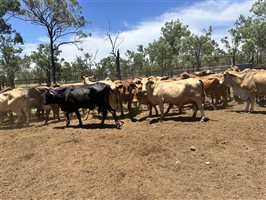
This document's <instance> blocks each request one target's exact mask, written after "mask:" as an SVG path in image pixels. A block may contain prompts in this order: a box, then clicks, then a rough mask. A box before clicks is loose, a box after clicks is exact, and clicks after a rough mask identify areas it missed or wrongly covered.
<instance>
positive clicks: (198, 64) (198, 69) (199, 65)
mask: <svg viewBox="0 0 266 200" xmlns="http://www.w3.org/2000/svg"><path fill="white" fill-rule="evenodd" d="M196 62H197V67H196V71H200V68H201V63H200V58H196Z"/></svg>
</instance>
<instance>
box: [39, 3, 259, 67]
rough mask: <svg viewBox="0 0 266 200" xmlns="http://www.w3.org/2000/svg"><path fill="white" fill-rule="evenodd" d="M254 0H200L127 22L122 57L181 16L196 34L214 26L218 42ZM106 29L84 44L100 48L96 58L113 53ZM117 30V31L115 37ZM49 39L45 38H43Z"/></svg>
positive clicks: (66, 54) (69, 50)
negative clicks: (137, 21) (153, 15)
mask: <svg viewBox="0 0 266 200" xmlns="http://www.w3.org/2000/svg"><path fill="white" fill-rule="evenodd" d="M254 1H255V0H251V1H250V0H244V1H234V0H209V1H200V2H196V3H194V4H191V5H189V6H187V7H183V8H181V9H178V8H177V9H171V11H169V12H166V13H162V14H161V15H160V16H158V17H156V18H154V19H150V20H148V21H141V22H139V23H138V25H137V26H135V27H132V26H131V25H130V24H128V23H127V22H124V24H125V25H126V26H127V27H128V28H129V29H128V30H126V31H123V32H121V33H120V37H121V38H122V39H123V42H122V43H121V44H120V46H119V49H120V53H121V56H124V54H125V53H126V50H136V48H137V45H139V44H142V45H144V47H145V46H147V44H148V43H150V42H153V41H154V40H156V39H158V38H159V37H160V35H161V28H162V27H163V26H164V24H165V23H166V22H167V21H171V20H176V19H180V20H181V21H182V22H183V24H185V25H189V29H190V30H191V31H192V32H193V33H195V34H199V33H201V31H202V29H204V28H205V29H207V28H208V27H209V26H210V25H212V26H213V29H214V31H213V38H214V39H215V40H216V41H217V42H218V43H220V42H219V40H220V39H221V38H222V37H224V36H226V35H227V31H228V29H229V28H231V27H233V24H234V22H235V21H236V19H237V17H238V16H239V15H240V14H243V15H246V16H247V15H249V14H250V13H249V9H250V8H251V6H252V4H253V3H254ZM106 33H107V30H106V31H103V30H98V31H97V32H93V33H92V37H90V38H87V39H86V40H85V41H84V43H83V49H84V50H85V51H87V52H90V53H92V54H93V55H94V54H95V52H96V51H97V52H98V53H97V57H96V61H99V60H100V59H101V58H103V57H106V56H108V55H110V50H111V44H110V42H109V40H107V36H106ZM116 34H117V33H114V37H115V36H116ZM40 39H42V40H46V38H40ZM61 50H62V54H61V56H62V57H63V58H65V59H66V60H67V61H69V62H72V61H74V59H75V58H76V55H81V54H80V52H79V51H78V50H77V48H76V47H75V46H74V45H65V46H62V47H61Z"/></svg>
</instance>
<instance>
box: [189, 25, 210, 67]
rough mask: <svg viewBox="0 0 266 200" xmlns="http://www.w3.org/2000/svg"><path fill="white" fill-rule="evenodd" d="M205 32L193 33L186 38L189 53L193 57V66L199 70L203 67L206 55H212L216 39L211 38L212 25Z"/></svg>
mask: <svg viewBox="0 0 266 200" xmlns="http://www.w3.org/2000/svg"><path fill="white" fill-rule="evenodd" d="M203 32H204V34H202V35H196V34H192V35H190V36H188V37H187V38H186V41H185V48H186V49H187V53H188V55H190V56H191V57H192V60H193V63H192V64H193V67H196V70H197V71H199V70H200V69H201V67H202V61H203V57H204V56H210V55H211V52H212V51H213V50H214V45H215V41H213V40H212V39H211V34H212V27H211V26H210V27H209V29H208V30H203Z"/></svg>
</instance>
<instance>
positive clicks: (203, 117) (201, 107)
mask: <svg viewBox="0 0 266 200" xmlns="http://www.w3.org/2000/svg"><path fill="white" fill-rule="evenodd" d="M194 105H195V107H196V112H195V111H194V113H193V116H194V117H196V114H197V110H198V109H199V110H200V116H201V119H200V122H204V121H205V119H206V118H205V114H204V108H203V105H202V102H196V104H194ZM194 114H195V115H194Z"/></svg>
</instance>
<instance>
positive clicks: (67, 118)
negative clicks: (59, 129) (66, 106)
mask: <svg viewBox="0 0 266 200" xmlns="http://www.w3.org/2000/svg"><path fill="white" fill-rule="evenodd" d="M65 114H66V127H68V126H69V124H70V120H69V112H66V113H65Z"/></svg>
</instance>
